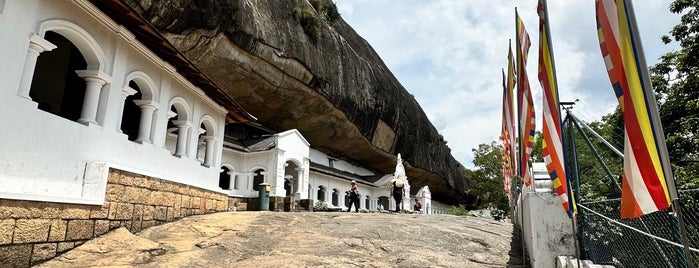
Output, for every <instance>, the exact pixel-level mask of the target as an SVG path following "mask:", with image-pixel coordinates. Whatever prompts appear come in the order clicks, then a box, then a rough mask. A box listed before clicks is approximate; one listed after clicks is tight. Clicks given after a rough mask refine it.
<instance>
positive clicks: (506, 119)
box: [500, 70, 513, 195]
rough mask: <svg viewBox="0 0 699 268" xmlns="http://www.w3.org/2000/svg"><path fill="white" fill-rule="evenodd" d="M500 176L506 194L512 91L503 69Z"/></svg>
mask: <svg viewBox="0 0 699 268" xmlns="http://www.w3.org/2000/svg"><path fill="white" fill-rule="evenodd" d="M502 90H503V91H502V135H501V136H500V138H501V139H502V178H503V186H504V187H505V192H506V193H507V195H509V194H510V181H511V179H512V157H511V156H512V155H511V150H512V142H511V141H512V137H511V135H512V134H513V132H512V92H511V91H510V92H508V88H507V83H506V82H505V70H503V71H502Z"/></svg>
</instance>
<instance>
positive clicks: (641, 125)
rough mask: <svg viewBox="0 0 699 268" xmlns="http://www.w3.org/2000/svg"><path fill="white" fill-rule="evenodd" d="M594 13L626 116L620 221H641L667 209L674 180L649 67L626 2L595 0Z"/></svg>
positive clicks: (620, 0) (612, 79)
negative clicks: (640, 219)
mask: <svg viewBox="0 0 699 268" xmlns="http://www.w3.org/2000/svg"><path fill="white" fill-rule="evenodd" d="M595 9H596V13H597V31H598V38H599V41H600V49H601V50H602V57H603V58H604V62H605V64H606V65H607V74H608V75H609V80H610V81H611V83H612V88H613V89H614V92H615V93H616V96H617V98H618V101H619V107H620V108H621V111H622V113H623V115H624V128H625V135H624V172H623V176H622V191H621V217H622V218H636V217H640V216H643V215H645V214H648V213H651V212H655V211H658V210H663V209H666V208H668V207H669V206H670V202H671V201H670V196H669V193H668V184H671V186H674V182H671V180H672V172H671V171H670V170H669V168H670V166H669V160H668V159H667V150H666V146H665V139H664V137H663V135H662V125H661V124H660V120H659V119H658V118H659V116H658V111H657V108H656V106H657V104H656V102H655V96H654V95H653V89H652V86H651V84H650V78H649V75H648V67H647V66H646V65H645V59H644V58H643V57H644V56H643V52H642V48H641V43H640V40H638V34H637V33H635V32H634V31H635V29H634V28H633V27H635V25H632V24H631V23H630V21H633V23H635V18H634V14H633V11H632V6H631V5H630V4H627V3H626V1H624V0H596V1H595ZM630 10H631V11H630ZM663 158H664V159H663ZM665 174H669V176H667V177H666V175H665ZM666 179H668V180H669V181H670V182H668V183H666V181H665V180H666Z"/></svg>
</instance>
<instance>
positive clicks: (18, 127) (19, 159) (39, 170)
mask: <svg viewBox="0 0 699 268" xmlns="http://www.w3.org/2000/svg"><path fill="white" fill-rule="evenodd" d="M3 2H4V1H3ZM0 20H1V21H0V56H2V58H3V60H2V61H0V70H2V72H0V99H2V100H3V105H1V106H0V124H1V125H2V126H3V129H4V130H3V131H2V132H0V185H3V187H2V188H0V198H11V199H26V200H43V201H58V202H70V203H86V204H101V203H102V201H103V198H104V191H105V189H104V187H106V171H107V170H108V167H115V168H119V169H123V170H127V171H132V172H136V173H139V174H144V175H148V176H154V177H158V178H162V179H167V180H171V181H174V182H179V183H184V184H189V185H193V186H197V187H201V188H204V189H208V190H214V191H221V189H219V188H218V173H219V168H218V167H219V166H220V159H214V163H213V165H212V167H204V166H202V165H201V163H200V162H199V161H197V160H196V143H197V142H196V141H197V136H196V135H191V132H190V142H189V146H190V147H189V148H188V149H189V150H188V155H187V156H185V157H183V158H178V157H173V156H172V155H171V153H170V152H169V151H167V150H166V149H164V148H165V129H166V126H167V125H166V124H167V118H166V112H167V111H169V110H170V109H169V101H170V100H171V99H172V98H174V97H181V98H183V99H184V100H186V101H187V104H188V105H189V107H188V108H189V110H190V115H189V118H190V120H191V121H192V125H193V128H192V130H196V129H197V128H198V126H199V123H200V122H199V121H198V120H200V119H201V118H202V117H203V116H204V115H209V116H211V117H212V118H213V119H214V120H215V121H216V123H217V124H218V129H217V130H216V132H217V136H216V139H217V142H216V145H215V146H216V147H215V152H216V153H215V154H214V155H220V154H221V151H222V146H221V144H222V143H221V141H222V140H223V139H222V137H223V131H222V130H223V124H224V119H225V110H224V109H223V108H222V107H220V106H218V105H216V104H215V103H214V102H213V101H212V100H211V99H209V98H207V97H206V96H205V95H204V94H203V92H202V91H201V90H199V89H197V88H196V87H194V86H193V85H192V84H191V83H189V82H188V81H186V80H185V79H184V78H182V77H181V76H180V75H179V74H177V73H176V71H175V70H174V68H173V67H172V66H170V65H169V64H167V63H165V62H164V61H162V60H161V59H159V58H158V57H156V56H155V54H153V53H152V52H150V51H148V50H147V49H146V48H145V47H144V46H143V45H142V44H140V43H139V42H138V41H136V40H135V38H134V37H133V35H132V34H131V33H129V32H128V31H127V30H126V29H124V28H123V27H121V26H119V25H117V24H115V23H114V22H113V21H111V20H110V19H109V18H108V17H106V16H105V15H104V14H102V13H101V12H99V11H98V10H97V9H96V8H94V6H92V4H90V3H89V2H88V1H84V0H76V1H37V0H25V1H7V2H5V5H4V10H3V12H2V17H0ZM48 21H53V22H56V21H57V22H64V23H66V24H69V25H70V27H72V29H77V30H80V31H83V32H84V33H86V34H87V35H88V37H89V38H91V39H93V41H94V42H93V44H92V45H93V46H92V47H91V45H90V44H87V45H85V44H82V45H81V44H76V45H77V46H78V47H80V48H81V51H82V49H83V48H84V47H87V48H88V49H92V50H93V51H95V52H94V54H95V55H97V56H96V58H97V59H99V66H98V67H96V68H98V69H99V70H100V71H102V72H104V73H105V74H107V75H108V76H110V77H111V82H110V83H108V84H107V85H105V86H104V87H103V88H102V94H101V96H100V104H99V105H100V106H99V110H98V114H97V122H98V124H96V125H83V124H80V123H77V122H73V121H70V120H67V119H64V118H61V117H58V116H56V115H53V114H49V113H47V112H44V111H41V110H38V109H37V103H36V102H33V101H30V100H28V99H25V98H22V97H20V96H18V90H19V87H20V80H21V77H22V75H23V74H24V73H25V72H27V71H29V72H32V73H33V69H30V70H24V69H25V68H24V67H25V62H26V58H27V54H28V47H29V38H30V37H31V36H32V35H33V34H37V35H39V36H42V35H43V34H44V33H43V32H42V25H46V23H47V22H48ZM71 41H73V43H75V40H72V39H71ZM94 44H96V46H94ZM81 46H83V47H81ZM83 54H85V53H84V52H83ZM89 68H90V66H88V69H89ZM134 71H142V72H144V73H146V74H147V75H148V76H149V77H150V79H151V80H152V82H153V85H154V87H155V88H153V91H154V92H156V93H157V94H156V95H155V96H154V100H155V101H157V103H158V110H157V111H156V119H155V123H154V128H153V130H152V137H153V138H152V142H153V143H152V144H151V143H144V144H138V143H135V142H131V141H129V140H128V139H127V136H126V135H124V134H122V133H121V131H120V125H119V118H120V117H121V113H122V108H123V107H122V105H123V100H121V98H123V97H122V89H123V88H124V87H125V86H127V85H128V81H126V77H127V75H128V74H130V73H133V72H134ZM86 173H87V175H86Z"/></svg>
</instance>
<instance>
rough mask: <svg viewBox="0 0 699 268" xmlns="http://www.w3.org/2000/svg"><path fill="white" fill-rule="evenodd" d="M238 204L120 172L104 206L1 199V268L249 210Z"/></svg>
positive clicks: (110, 183) (110, 185) (224, 197)
mask: <svg viewBox="0 0 699 268" xmlns="http://www.w3.org/2000/svg"><path fill="white" fill-rule="evenodd" d="M240 201H244V200H239V199H236V198H229V197H228V196H227V195H225V194H222V193H217V192H212V191H208V190H203V189H200V188H195V187H192V186H188V185H184V184H179V183H173V182H169V181H165V180H161V179H157V178H152V177H146V176H143V175H139V174H135V173H131V172H126V171H122V170H116V169H110V170H109V178H108V183H107V193H106V199H105V202H104V204H103V205H102V206H93V205H79V204H62V203H51V202H36V201H23V200H9V199H0V267H29V266H32V265H35V264H37V263H40V262H43V261H45V260H48V259H51V258H54V257H55V256H57V255H60V254H61V253H64V252H66V251H68V250H70V249H72V248H74V247H76V246H79V245H81V244H82V243H84V242H86V241H88V240H90V239H92V238H94V237H97V236H100V235H102V234H105V233H107V232H109V231H110V230H112V229H116V228H119V227H126V228H127V229H129V230H130V231H131V232H132V233H136V232H139V231H141V230H142V229H145V228H147V227H150V226H155V225H159V224H163V223H166V222H171V221H175V220H177V219H180V218H182V217H186V216H191V215H199V214H206V213H213V212H221V211H229V210H232V208H233V207H237V208H238V210H245V208H246V205H245V204H244V203H241V202H240ZM245 201H247V200H245ZM248 203H249V202H248ZM229 208H230V209H229Z"/></svg>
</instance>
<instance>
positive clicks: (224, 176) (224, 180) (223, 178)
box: [218, 167, 231, 190]
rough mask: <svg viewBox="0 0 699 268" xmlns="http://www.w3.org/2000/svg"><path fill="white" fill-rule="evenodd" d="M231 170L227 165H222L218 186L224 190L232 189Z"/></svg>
mask: <svg viewBox="0 0 699 268" xmlns="http://www.w3.org/2000/svg"><path fill="white" fill-rule="evenodd" d="M230 171H231V170H230V169H228V168H227V167H221V173H220V174H219V176H218V187H220V188H221V189H224V190H230V189H231V175H230V174H228V172H230Z"/></svg>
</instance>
